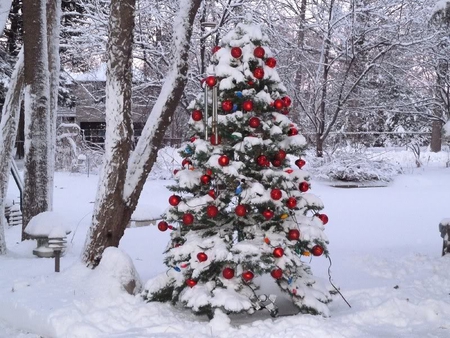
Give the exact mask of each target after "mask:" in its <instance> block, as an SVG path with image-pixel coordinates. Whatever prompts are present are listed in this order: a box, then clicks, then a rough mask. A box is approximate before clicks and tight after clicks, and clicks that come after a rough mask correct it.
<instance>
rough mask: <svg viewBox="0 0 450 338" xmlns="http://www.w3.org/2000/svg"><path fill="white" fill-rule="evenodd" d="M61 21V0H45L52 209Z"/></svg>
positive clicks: (49, 168) (50, 198) (49, 170)
mask: <svg viewBox="0 0 450 338" xmlns="http://www.w3.org/2000/svg"><path fill="white" fill-rule="evenodd" d="M60 22H61V0H47V44H48V66H49V70H50V77H49V81H50V89H49V90H50V107H49V108H50V129H49V134H50V135H49V138H50V144H49V146H50V149H49V159H48V192H49V210H52V209H53V187H54V172H55V154H56V115H57V113H58V88H59V73H60V58H59V31H60Z"/></svg>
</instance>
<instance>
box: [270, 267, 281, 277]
mask: <svg viewBox="0 0 450 338" xmlns="http://www.w3.org/2000/svg"><path fill="white" fill-rule="evenodd" d="M270 275H271V276H272V277H273V278H275V279H280V278H281V277H283V270H281V269H280V268H278V269H274V270H272V272H271V273H270Z"/></svg>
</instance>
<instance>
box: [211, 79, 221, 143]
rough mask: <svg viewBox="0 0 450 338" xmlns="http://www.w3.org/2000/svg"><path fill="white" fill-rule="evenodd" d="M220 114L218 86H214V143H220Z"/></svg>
mask: <svg viewBox="0 0 450 338" xmlns="http://www.w3.org/2000/svg"><path fill="white" fill-rule="evenodd" d="M218 120H219V116H218V113H217V86H214V88H213V90H212V133H213V135H214V143H215V144H218V143H219V131H218V129H217V123H218Z"/></svg>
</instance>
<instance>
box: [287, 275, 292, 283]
mask: <svg viewBox="0 0 450 338" xmlns="http://www.w3.org/2000/svg"><path fill="white" fill-rule="evenodd" d="M288 284H289V285H291V284H292V277H289V278H288Z"/></svg>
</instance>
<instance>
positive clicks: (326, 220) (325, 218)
mask: <svg viewBox="0 0 450 338" xmlns="http://www.w3.org/2000/svg"><path fill="white" fill-rule="evenodd" d="M316 216H317V217H319V219H320V220H321V221H322V223H323V225H325V224H327V223H328V216H327V215H325V214H316Z"/></svg>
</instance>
